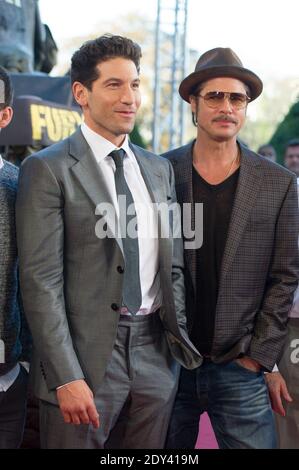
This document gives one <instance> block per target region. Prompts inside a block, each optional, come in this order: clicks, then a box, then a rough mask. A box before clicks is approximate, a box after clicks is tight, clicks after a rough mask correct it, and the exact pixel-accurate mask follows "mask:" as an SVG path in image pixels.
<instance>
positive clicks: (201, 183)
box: [191, 167, 239, 355]
mask: <svg viewBox="0 0 299 470" xmlns="http://www.w3.org/2000/svg"><path fill="white" fill-rule="evenodd" d="M238 178H239V169H238V170H236V171H235V172H234V173H233V174H232V175H231V176H230V177H229V178H227V179H226V180H224V181H223V182H222V183H220V184H216V185H211V184H209V183H208V182H207V181H205V180H204V179H203V178H202V177H201V176H200V175H199V173H198V172H197V171H196V170H195V168H194V167H193V173H192V182H193V183H192V184H193V200H194V203H202V204H203V244H202V246H201V247H200V248H199V249H197V250H196V299H195V314H194V320H193V326H192V331H191V340H192V341H193V343H194V344H195V346H196V347H197V349H198V350H199V351H200V353H201V354H206V355H208V354H210V352H211V348H212V342H213V336H214V323H215V312H216V304H217V297H218V286H219V277H220V269H221V262H222V257H223V253H224V248H225V243H226V237H227V233H228V227H229V222H230V217H231V212H232V207H233V202H234V197H235V192H236V188H237V184H238Z"/></svg>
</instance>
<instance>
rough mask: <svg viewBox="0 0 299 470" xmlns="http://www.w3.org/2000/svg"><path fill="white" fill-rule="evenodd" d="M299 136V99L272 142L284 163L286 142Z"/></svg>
mask: <svg viewBox="0 0 299 470" xmlns="http://www.w3.org/2000/svg"><path fill="white" fill-rule="evenodd" d="M295 138H299V101H298V102H297V103H295V104H294V105H293V106H292V107H291V109H290V111H289V112H288V114H287V115H286V117H285V118H284V120H283V121H282V122H281V123H280V124H279V126H278V127H277V129H276V131H275V132H274V134H273V136H272V138H271V141H270V144H271V145H273V147H274V148H275V150H276V152H277V160H278V162H279V163H283V155H284V150H285V146H286V143H287V142H288V140H290V139H295Z"/></svg>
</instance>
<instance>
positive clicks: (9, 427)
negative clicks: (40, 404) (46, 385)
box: [0, 366, 28, 449]
mask: <svg viewBox="0 0 299 470" xmlns="http://www.w3.org/2000/svg"><path fill="white" fill-rule="evenodd" d="M27 383H28V373H27V371H26V370H25V369H24V367H22V366H21V367H20V372H19V375H18V377H17V378H16V380H15V382H14V383H13V384H12V386H11V387H10V388H9V389H8V390H7V391H6V392H1V393H0V449H17V448H18V447H20V445H21V443H22V437H23V431H24V425H25V417H26V400H27Z"/></svg>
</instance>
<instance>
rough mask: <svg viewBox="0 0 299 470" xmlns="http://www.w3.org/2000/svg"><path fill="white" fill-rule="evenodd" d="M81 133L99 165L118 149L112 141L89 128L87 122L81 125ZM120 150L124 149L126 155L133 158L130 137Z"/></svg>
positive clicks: (126, 138)
mask: <svg viewBox="0 0 299 470" xmlns="http://www.w3.org/2000/svg"><path fill="white" fill-rule="evenodd" d="M81 131H82V134H83V136H84V137H85V139H86V141H87V143H88V145H89V146H90V148H91V150H92V152H93V154H94V156H95V159H96V161H97V162H98V163H101V162H102V161H103V160H104V159H105V158H106V157H107V155H109V153H110V152H112V151H113V150H116V149H118V147H116V146H115V145H114V144H113V143H112V142H110V140H107V139H105V138H104V137H102V136H101V135H100V134H98V133H97V132H94V131H93V130H92V129H90V127H88V126H87V124H86V123H85V122H83V123H82V124H81ZM119 148H122V149H124V151H125V152H126V155H127V156H128V157H129V158H132V151H131V149H130V146H129V138H128V135H126V137H125V140H124V141H123V143H122V145H121V147H119ZM133 158H134V157H133Z"/></svg>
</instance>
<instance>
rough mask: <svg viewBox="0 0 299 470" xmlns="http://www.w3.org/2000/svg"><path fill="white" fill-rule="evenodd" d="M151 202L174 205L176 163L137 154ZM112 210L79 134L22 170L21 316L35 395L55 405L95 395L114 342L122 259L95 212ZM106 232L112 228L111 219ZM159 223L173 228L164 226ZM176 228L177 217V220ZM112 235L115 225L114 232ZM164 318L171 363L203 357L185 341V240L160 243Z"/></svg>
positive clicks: (188, 363) (19, 200) (39, 155)
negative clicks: (81, 392)
mask: <svg viewBox="0 0 299 470" xmlns="http://www.w3.org/2000/svg"><path fill="white" fill-rule="evenodd" d="M133 150H134V153H135V155H136V158H137V161H138V163H139V165H140V168H141V172H142V175H143V178H144V180H145V183H146V185H147V187H148V190H149V193H150V195H151V197H152V200H153V201H155V202H165V203H167V204H170V203H171V202H173V201H175V198H176V196H175V189H174V177H173V171H172V168H171V165H170V164H169V162H168V161H167V160H165V159H162V158H161V157H157V156H155V155H153V154H151V153H149V152H147V151H145V150H143V149H141V148H138V147H136V146H133ZM101 202H111V204H112V201H111V198H110V195H109V191H108V188H107V186H106V182H105V181H104V179H103V176H102V174H101V173H100V171H99V169H98V165H97V163H96V161H95V158H94V157H93V155H92V154H91V150H90V148H89V146H88V144H87V142H86V140H85V139H84V137H83V135H82V133H81V130H80V129H79V130H77V131H76V132H75V134H73V135H72V136H71V137H70V138H68V139H66V140H64V141H62V142H60V143H58V144H56V145H53V146H51V147H49V148H47V149H44V150H43V151H41V152H39V153H37V154H36V155H34V156H31V157H30V158H28V159H26V160H25V162H24V164H23V165H22V168H21V170H20V178H19V191H18V197H17V238H18V247H19V258H20V282H21V290H22V297H23V302H24V308H25V313H26V316H27V318H28V322H29V325H30V328H31V331H32V335H33V340H34V346H35V354H34V360H33V366H32V368H33V375H34V379H33V380H34V386H35V392H36V394H37V395H38V396H39V397H40V398H42V399H44V400H48V401H50V402H53V403H55V402H56V393H55V389H56V387H57V386H59V385H62V384H64V383H67V382H70V381H72V380H75V379H80V378H83V377H84V378H85V379H86V381H87V383H88V384H89V385H90V387H91V389H92V390H94V391H95V390H96V389H97V388H98V386H99V385H100V383H101V380H102V378H103V375H104V373H105V369H106V365H107V361H108V360H109V358H110V356H111V353H112V349H113V345H114V342H115V338H116V333H117V326H118V321H119V309H118V306H120V305H121V295H122V274H121V270H120V269H118V267H119V266H123V264H124V259H123V253H122V245H121V242H120V240H118V239H117V238H115V237H112V238H104V239H100V238H98V237H97V236H96V233H95V227H96V224H97V221H98V220H99V218H100V217H102V216H103V215H101V214H99V215H97V214H96V213H95V208H96V206H97V205H98V204H99V203H101ZM107 223H108V225H109V220H107ZM161 223H162V225H163V224H165V223H169V220H168V221H166V220H161ZM173 224H174V227H173V228H174V229H175V225H176V224H180V218H179V217H175V218H174V219H173ZM111 230H112V231H113V227H111ZM159 263H160V276H161V287H162V291H163V297H164V299H166V301H165V303H164V305H163V306H162V308H161V309H160V317H161V320H162V322H163V326H164V328H165V333H166V336H167V340H168V342H169V346H170V349H171V351H172V353H173V356H174V357H175V358H176V359H177V360H178V361H179V362H180V363H181V364H183V365H184V366H186V367H190V368H193V367H196V366H197V365H199V364H200V362H201V358H200V356H199V354H198V352H197V351H196V349H195V348H194V346H193V345H192V343H191V342H190V340H189V338H188V335H187V333H186V324H185V302H184V300H185V299H184V280H183V246H182V240H180V239H178V238H177V239H173V238H172V237H169V238H168V239H163V238H161V239H160V240H159Z"/></svg>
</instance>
